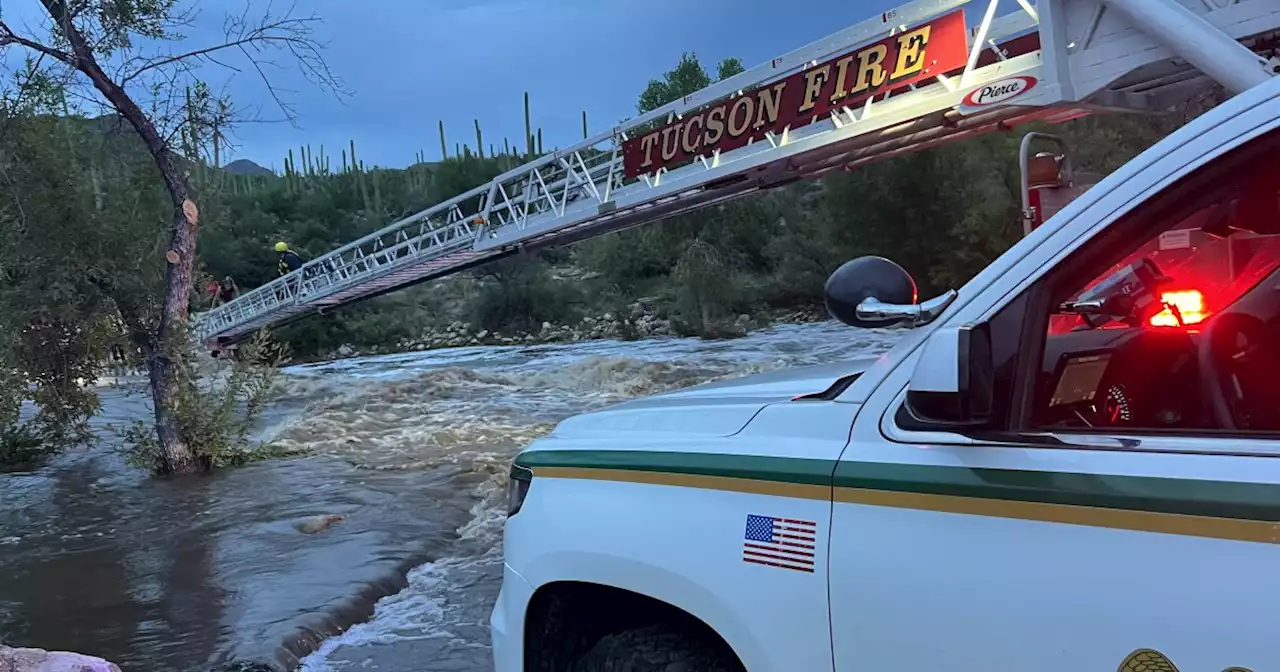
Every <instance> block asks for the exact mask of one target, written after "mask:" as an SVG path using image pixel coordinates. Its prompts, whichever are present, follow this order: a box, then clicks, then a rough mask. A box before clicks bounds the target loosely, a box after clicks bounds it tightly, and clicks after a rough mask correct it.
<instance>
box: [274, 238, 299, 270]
mask: <svg viewBox="0 0 1280 672" xmlns="http://www.w3.org/2000/svg"><path fill="white" fill-rule="evenodd" d="M276 253H277V254H279V255H280V263H279V270H280V275H281V276H285V275H288V274H289V273H291V272H293V271H296V270H298V269H299V268H302V257H299V256H298V255H297V253H296V252H294V251H293V250H290V249H289V244H288V243H286V242H284V241H280V242H278V243H276Z"/></svg>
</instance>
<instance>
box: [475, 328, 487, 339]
mask: <svg viewBox="0 0 1280 672" xmlns="http://www.w3.org/2000/svg"><path fill="white" fill-rule="evenodd" d="M488 335H489V330H488V329H481V330H480V333H478V334H476V338H484V337H485V336H488Z"/></svg>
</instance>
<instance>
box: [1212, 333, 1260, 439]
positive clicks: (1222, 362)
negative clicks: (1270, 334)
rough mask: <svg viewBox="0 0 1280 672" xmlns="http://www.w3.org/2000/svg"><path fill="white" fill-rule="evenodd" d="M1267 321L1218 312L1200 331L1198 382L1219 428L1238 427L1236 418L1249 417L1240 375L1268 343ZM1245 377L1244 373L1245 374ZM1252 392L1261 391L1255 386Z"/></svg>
mask: <svg viewBox="0 0 1280 672" xmlns="http://www.w3.org/2000/svg"><path fill="white" fill-rule="evenodd" d="M1266 338H1267V327H1266V324H1265V323H1264V322H1263V321H1262V320H1260V319H1258V318H1256V317H1254V316H1252V315H1250V314H1248V313H1243V312H1226V313H1219V314H1218V315H1215V316H1214V317H1212V318H1210V319H1209V320H1208V321H1207V322H1206V323H1205V328H1204V331H1202V332H1200V345H1199V346H1198V347H1197V348H1196V359H1197V361H1198V363H1199V365H1200V367H1199V368H1200V386H1201V388H1202V389H1203V391H1204V396H1205V399H1206V400H1207V401H1208V403H1209V412H1210V413H1211V414H1212V415H1213V420H1214V422H1215V423H1216V424H1217V425H1218V427H1219V428H1220V429H1238V428H1239V424H1240V423H1239V422H1238V421H1239V420H1245V421H1246V424H1247V421H1248V415H1249V413H1248V404H1247V402H1246V401H1245V399H1244V398H1242V397H1245V396H1246V392H1247V390H1244V389H1243V386H1242V384H1241V383H1240V379H1241V378H1242V376H1241V375H1239V374H1241V373H1244V372H1245V371H1246V370H1247V369H1248V368H1249V367H1250V366H1251V365H1252V366H1255V367H1256V366H1259V365H1260V364H1262V362H1258V361H1251V360H1257V359H1258V357H1259V356H1260V355H1261V354H1262V351H1263V350H1264V349H1265V348H1266V347H1267V346H1266V345H1265V344H1266ZM1244 377H1246V378H1247V376H1244ZM1254 392H1255V393H1256V392H1260V391H1259V390H1254Z"/></svg>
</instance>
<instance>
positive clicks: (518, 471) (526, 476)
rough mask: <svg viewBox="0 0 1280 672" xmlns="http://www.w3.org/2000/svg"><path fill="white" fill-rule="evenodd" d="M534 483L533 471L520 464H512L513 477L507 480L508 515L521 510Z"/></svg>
mask: <svg viewBox="0 0 1280 672" xmlns="http://www.w3.org/2000/svg"><path fill="white" fill-rule="evenodd" d="M532 484H533V471H531V470H529V469H527V468H525V467H521V466H519V465H515V464H513V465H511V478H510V479H508V480H507V515H508V516H514V515H516V514H517V513H519V512H520V507H521V506H522V505H523V504H524V498H525V495H528V494H529V486H530V485H532Z"/></svg>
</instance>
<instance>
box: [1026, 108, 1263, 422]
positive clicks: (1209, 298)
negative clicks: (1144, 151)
mask: <svg viewBox="0 0 1280 672" xmlns="http://www.w3.org/2000/svg"><path fill="white" fill-rule="evenodd" d="M1277 140H1280V135H1278V134H1277V133H1274V132H1273V133H1271V134H1269V135H1268V136H1265V137H1263V138H1260V139H1257V140H1254V141H1253V142H1251V143H1250V144H1249V145H1248V146H1246V147H1244V148H1242V149H1239V150H1236V151H1235V152H1233V153H1231V154H1229V155H1227V156H1224V157H1221V158H1219V159H1217V160H1215V161H1214V162H1213V164H1211V165H1210V166H1208V167H1206V168H1205V169H1203V170H1201V171H1199V172H1198V173H1197V174H1195V175H1192V176H1190V177H1189V178H1187V179H1185V180H1182V181H1181V182H1180V183H1179V184H1175V185H1174V186H1173V188H1171V189H1169V190H1167V191H1166V192H1165V193H1163V194H1160V195H1159V196H1157V197H1155V198H1153V199H1151V200H1150V201H1149V202H1147V203H1145V204H1143V205H1142V206H1140V207H1139V208H1137V209H1136V210H1135V212H1134V213H1132V214H1130V215H1128V216H1127V217H1126V219H1125V220H1123V221H1121V222H1117V223H1116V224H1115V225H1113V226H1112V227H1111V230H1109V231H1107V232H1105V233H1104V234H1102V235H1101V236H1100V237H1099V238H1098V239H1095V240H1093V241H1091V242H1090V244H1089V245H1087V246H1085V248H1084V249H1082V250H1081V251H1080V253H1078V254H1077V255H1075V256H1074V257H1073V258H1071V259H1068V260H1067V262H1066V263H1065V264H1062V269H1063V270H1061V271H1060V272H1055V273H1054V274H1052V275H1051V276H1050V277H1049V278H1048V281H1047V282H1048V286H1047V287H1048V291H1047V292H1044V293H1043V296H1044V299H1043V300H1041V301H1040V302H1038V309H1037V310H1035V311H1032V312H1033V315H1034V321H1033V322H1030V323H1028V324H1029V325H1030V326H1033V328H1034V329H1035V330H1036V332H1038V333H1041V334H1043V338H1042V339H1040V338H1037V339H1036V341H1038V342H1039V343H1040V344H1041V347H1040V355H1041V356H1040V357H1036V358H1031V361H1030V362H1028V364H1029V365H1038V366H1037V367H1036V369H1035V370H1034V371H1031V372H1029V375H1030V376H1031V377H1032V378H1031V380H1030V381H1029V385H1027V386H1026V387H1024V388H1023V389H1026V390H1027V391H1028V392H1029V395H1028V396H1029V397H1030V398H1029V399H1028V400H1026V401H1028V402H1029V403H1030V409H1029V411H1030V413H1029V417H1028V418H1027V419H1028V421H1029V423H1028V424H1030V425H1031V427H1030V428H1032V429H1038V430H1046V429H1048V430H1054V431H1063V430H1066V431H1100V430H1105V431H1110V432H1114V431H1116V429H1117V428H1124V430H1125V431H1176V432H1179V433H1186V432H1189V431H1190V432H1195V431H1214V430H1229V431H1263V432H1280V146H1278V145H1280V142H1277Z"/></svg>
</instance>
